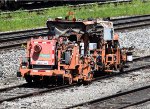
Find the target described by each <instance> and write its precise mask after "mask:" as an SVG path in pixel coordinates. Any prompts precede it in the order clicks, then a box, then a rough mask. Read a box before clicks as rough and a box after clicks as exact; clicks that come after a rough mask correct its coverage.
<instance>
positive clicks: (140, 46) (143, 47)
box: [119, 27, 150, 56]
mask: <svg viewBox="0 0 150 109" xmlns="http://www.w3.org/2000/svg"><path fill="white" fill-rule="evenodd" d="M119 36H120V38H119V41H120V45H121V46H122V47H130V46H134V47H135V49H134V51H135V52H134V55H136V56H146V55H150V41H149V40H150V27H149V28H147V29H137V30H134V31H126V32H123V33H119Z"/></svg>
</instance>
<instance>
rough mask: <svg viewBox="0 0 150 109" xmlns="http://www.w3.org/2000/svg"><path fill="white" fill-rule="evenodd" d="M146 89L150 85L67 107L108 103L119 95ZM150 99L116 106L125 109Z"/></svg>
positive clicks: (69, 108)
mask: <svg viewBox="0 0 150 109" xmlns="http://www.w3.org/2000/svg"><path fill="white" fill-rule="evenodd" d="M146 89H148V90H150V85H147V86H144V87H140V88H136V89H132V90H129V91H124V92H120V93H116V94H113V95H109V96H106V97H103V98H98V99H95V100H91V101H88V102H84V103H80V104H77V105H74V106H69V107H66V108H65V109H71V108H75V107H78V108H79V107H80V106H89V105H96V106H97V105H98V104H99V103H101V104H102V103H106V105H107V103H109V102H108V101H112V102H113V101H115V100H114V99H117V97H122V96H125V95H129V94H133V93H136V92H139V91H143V90H146ZM111 99H112V100H111ZM149 100H150V98H148V99H144V100H141V101H138V102H134V103H129V105H128V104H127V105H126V106H121V107H119V108H116V107H115V109H123V108H126V107H129V106H133V105H137V104H140V103H144V102H147V101H149ZM121 105H122V104H121ZM99 108H100V107H99Z"/></svg>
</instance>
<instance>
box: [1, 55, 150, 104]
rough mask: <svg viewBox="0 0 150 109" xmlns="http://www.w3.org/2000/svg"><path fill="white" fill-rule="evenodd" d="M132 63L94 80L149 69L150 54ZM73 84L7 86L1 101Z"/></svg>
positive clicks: (2, 91)
mask: <svg viewBox="0 0 150 109" xmlns="http://www.w3.org/2000/svg"><path fill="white" fill-rule="evenodd" d="M138 60H139V62H137V61H138ZM135 63H136V64H135ZM137 63H138V64H137ZM131 64H132V68H130V69H127V70H126V71H124V72H120V73H114V74H111V75H104V76H100V77H97V78H95V79H93V81H100V80H102V79H109V78H112V77H115V76H120V75H124V74H128V73H131V72H133V71H138V70H140V69H149V68H150V56H149V58H148V56H147V57H142V58H138V59H136V61H135V62H133V63H131ZM131 64H130V65H131ZM133 66H134V67H133ZM73 86H77V84H72V85H64V86H55V87H54V86H51V85H50V86H43V85H41V86H39V85H38V86H37V85H36V84H34V83H33V84H32V85H28V84H21V85H18V86H12V87H7V88H4V89H0V96H1V98H0V103H2V102H4V101H13V100H15V99H18V98H26V97H32V96H36V95H40V94H43V93H47V92H51V91H55V90H62V89H65V88H71V87H73Z"/></svg>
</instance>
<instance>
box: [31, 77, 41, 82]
mask: <svg viewBox="0 0 150 109" xmlns="http://www.w3.org/2000/svg"><path fill="white" fill-rule="evenodd" d="M32 79H33V82H36V83H37V82H40V77H38V76H35V77H33V78H32Z"/></svg>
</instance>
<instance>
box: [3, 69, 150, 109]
mask: <svg viewBox="0 0 150 109" xmlns="http://www.w3.org/2000/svg"><path fill="white" fill-rule="evenodd" d="M149 84H150V70H149V69H146V70H139V71H137V72H132V73H130V74H126V75H122V76H118V77H113V78H109V79H104V80H99V81H98V82H93V83H92V84H91V85H88V86H83V85H82V86H76V87H73V88H69V89H65V90H58V91H54V92H52V93H46V94H43V95H41V96H35V97H31V98H25V99H19V100H17V101H14V102H3V103H2V104H1V105H0V107H1V108H2V109H4V108H8V109H14V108H17V109H21V108H27V109H31V108H32V109H53V108H54V109H59V108H65V107H67V106H71V105H75V104H78V103H82V102H86V101H89V100H93V99H97V98H102V97H105V96H108V95H112V94H115V93H118V92H122V91H125V90H131V89H133V88H138V87H142V86H146V85H149Z"/></svg>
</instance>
